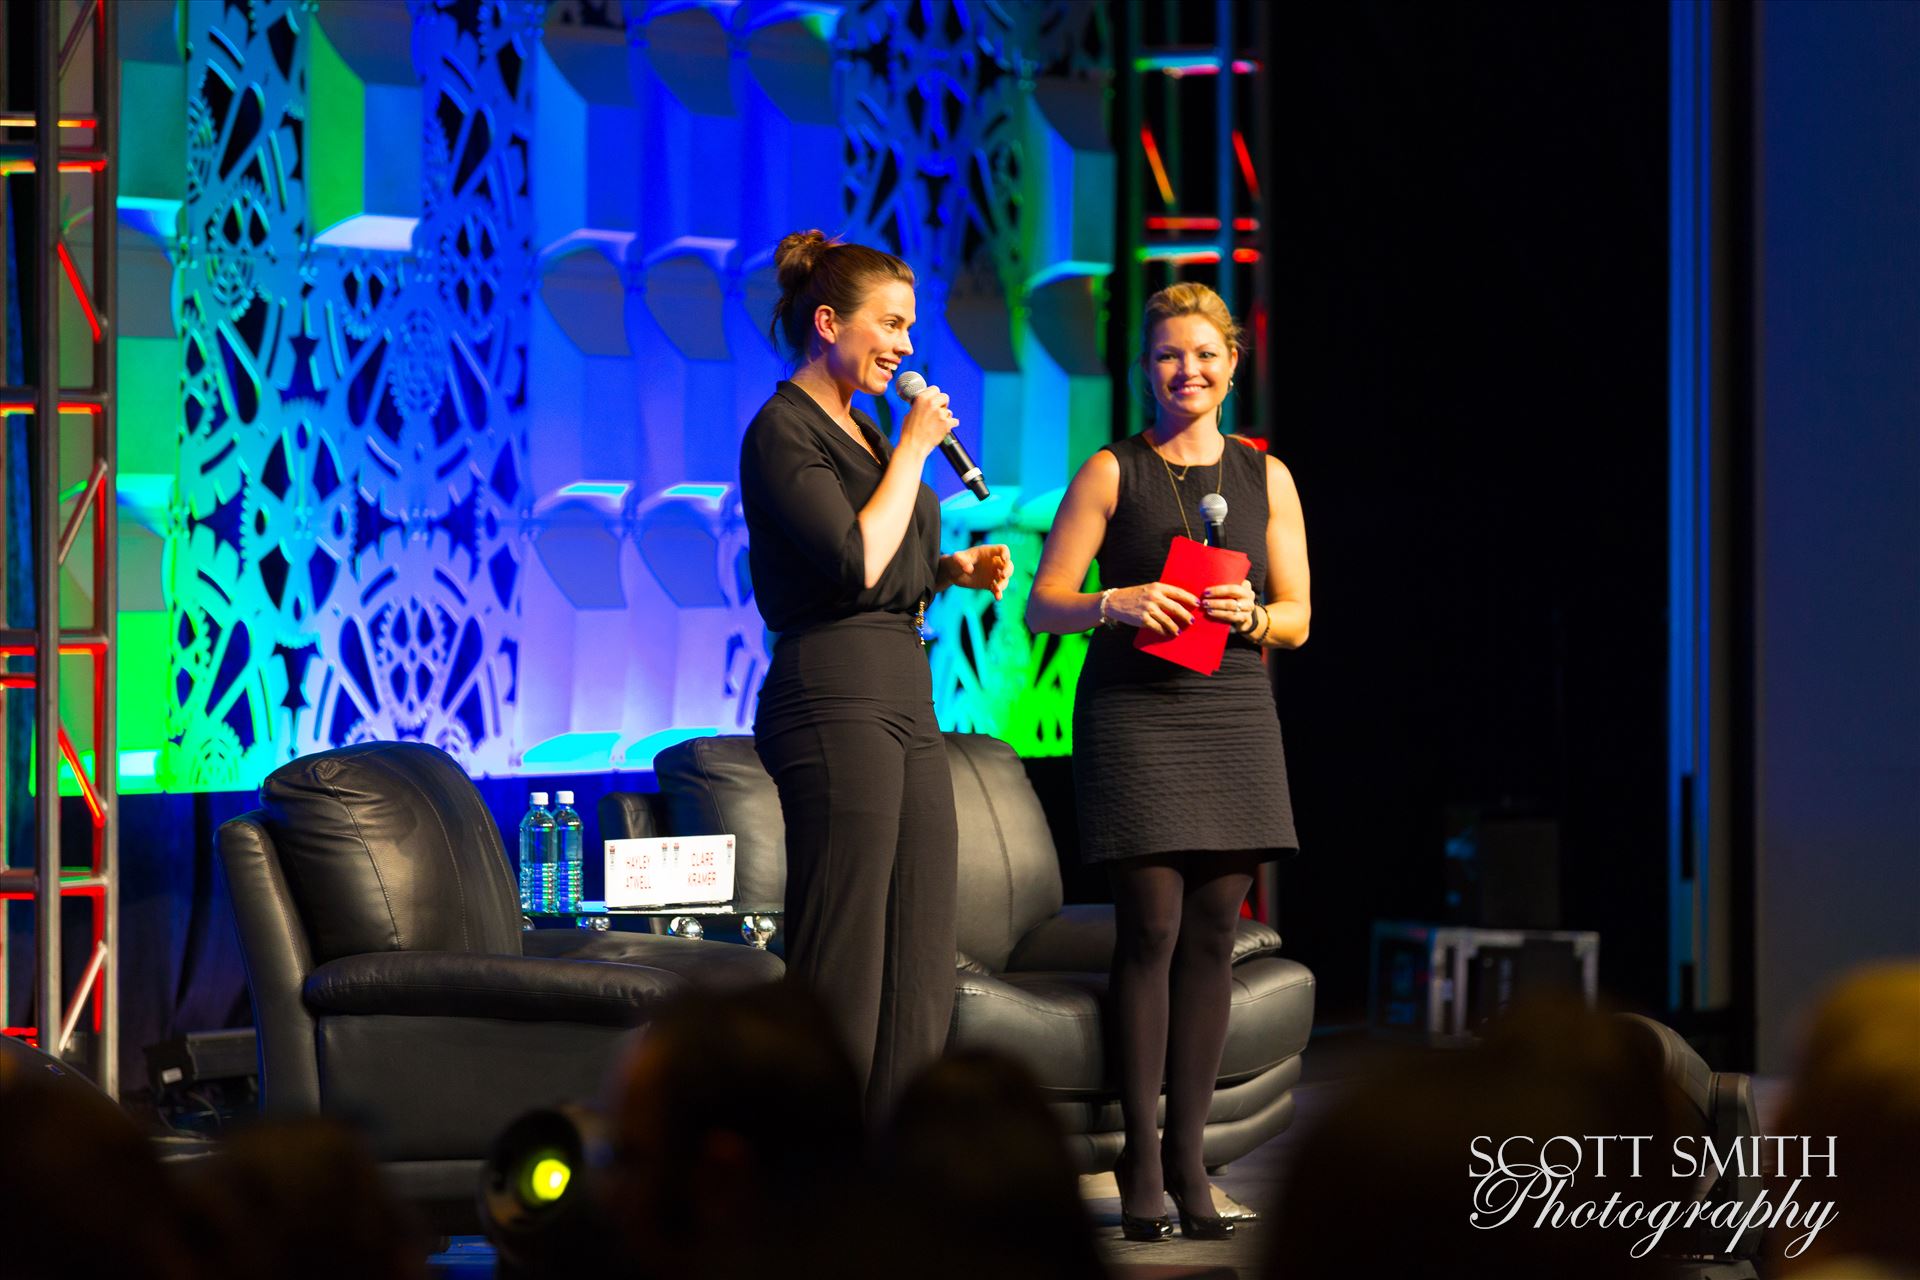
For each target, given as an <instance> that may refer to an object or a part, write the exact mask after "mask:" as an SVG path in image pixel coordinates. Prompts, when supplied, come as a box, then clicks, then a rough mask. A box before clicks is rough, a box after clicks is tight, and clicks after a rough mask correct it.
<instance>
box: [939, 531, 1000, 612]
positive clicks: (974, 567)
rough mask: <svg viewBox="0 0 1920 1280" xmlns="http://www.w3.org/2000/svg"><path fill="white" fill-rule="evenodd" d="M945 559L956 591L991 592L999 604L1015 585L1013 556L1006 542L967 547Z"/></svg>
mask: <svg viewBox="0 0 1920 1280" xmlns="http://www.w3.org/2000/svg"><path fill="white" fill-rule="evenodd" d="M944 558H945V559H946V560H947V561H948V564H947V565H946V566H944V567H945V568H946V569H947V573H948V576H950V577H951V579H952V581H953V585H954V586H956V587H972V588H973V589H974V590H975V591H991V592H993V598H994V599H995V600H998V599H999V598H1000V597H1001V596H1002V595H1004V594H1005V593H1006V589H1007V584H1008V583H1009V582H1011V581H1013V552H1012V551H1011V550H1009V549H1008V548H1007V544H1006V543H1004V542H990V543H986V544H984V545H982V546H978V547H967V548H965V549H964V550H961V551H956V552H954V553H953V554H952V555H950V556H946V557H944Z"/></svg>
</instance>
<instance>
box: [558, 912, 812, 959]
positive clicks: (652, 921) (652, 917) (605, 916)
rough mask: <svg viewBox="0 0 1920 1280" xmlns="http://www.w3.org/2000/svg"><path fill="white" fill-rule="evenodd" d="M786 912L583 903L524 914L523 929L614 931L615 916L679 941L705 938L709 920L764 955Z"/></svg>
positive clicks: (778, 930)
mask: <svg viewBox="0 0 1920 1280" xmlns="http://www.w3.org/2000/svg"><path fill="white" fill-rule="evenodd" d="M783 914H784V912H783V909H781V908H778V907H774V908H768V907H743V906H740V905H739V904H737V903H732V902H713V903H686V904H683V905H680V906H655V907H608V906H607V904H606V903H605V902H597V901H591V900H589V901H583V902H581V904H580V909H579V910H577V911H554V912H548V911H523V912H521V914H520V922H521V924H520V927H521V928H522V929H594V930H601V931H604V930H607V929H611V928H613V918H614V917H615V916H630V917H638V918H640V919H643V920H645V921H647V923H648V926H649V928H650V929H651V930H652V931H653V932H655V933H669V934H672V935H673V936H674V937H676V938H704V937H706V936H707V925H706V921H708V920H722V921H726V922H729V923H731V924H735V925H736V926H737V927H738V928H739V930H740V937H741V940H742V941H744V942H746V943H747V944H748V945H749V946H753V947H757V948H759V949H760V950H762V951H765V950H766V949H767V944H768V943H769V942H772V941H773V939H774V936H775V935H776V934H778V933H779V932H780V917H781V916H782V915H783Z"/></svg>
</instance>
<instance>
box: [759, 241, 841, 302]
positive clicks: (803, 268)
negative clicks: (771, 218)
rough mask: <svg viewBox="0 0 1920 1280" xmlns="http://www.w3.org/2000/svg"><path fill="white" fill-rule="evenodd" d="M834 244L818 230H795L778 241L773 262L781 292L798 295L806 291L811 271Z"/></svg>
mask: <svg viewBox="0 0 1920 1280" xmlns="http://www.w3.org/2000/svg"><path fill="white" fill-rule="evenodd" d="M833 244H834V242H833V241H831V240H829V239H827V233H826V232H824V231H822V230H820V229H819V228H818V227H815V228H813V229H812V230H810V231H795V232H793V233H791V234H789V235H787V236H785V237H784V238H782V239H781V241H780V245H779V247H778V248H776V249H775V250H774V251H773V263H774V268H775V271H776V273H777V274H778V276H779V280H780V291H781V292H782V293H789V294H791V293H797V292H799V291H800V290H802V289H804V288H806V285H807V280H808V278H809V277H811V276H812V275H813V269H814V268H815V267H816V266H818V265H819V263H820V259H821V257H822V255H824V254H825V253H826V251H827V250H828V249H830V248H832V247H833Z"/></svg>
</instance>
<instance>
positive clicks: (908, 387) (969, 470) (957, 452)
mask: <svg viewBox="0 0 1920 1280" xmlns="http://www.w3.org/2000/svg"><path fill="white" fill-rule="evenodd" d="M893 386H894V390H896V391H898V392H899V393H900V398H901V399H902V400H906V401H909V402H910V401H912V399H913V398H914V397H915V396H917V395H919V394H920V393H921V392H922V391H925V390H926V389H927V380H926V379H925V378H923V377H921V376H920V375H919V374H917V373H915V372H914V371H913V370H911V369H909V370H907V371H906V372H905V373H903V374H901V375H900V376H899V377H898V378H895V379H894V381H893ZM940 452H941V453H943V454H945V455H946V458H947V461H948V462H949V463H950V464H952V466H953V472H954V474H955V475H957V476H959V477H960V483H961V484H964V485H966V486H967V488H969V489H971V490H973V496H974V497H976V498H978V499H980V501H982V502H985V501H986V500H987V498H988V497H989V496H991V495H989V494H988V492H987V478H986V477H985V476H984V475H982V474H981V473H980V467H979V464H977V463H975V462H974V460H973V457H972V455H971V454H969V453H968V452H967V447H966V446H965V445H963V444H961V443H960V441H959V440H957V439H956V438H955V437H954V434H953V432H951V431H949V432H947V437H946V439H944V440H942V441H941V442H940Z"/></svg>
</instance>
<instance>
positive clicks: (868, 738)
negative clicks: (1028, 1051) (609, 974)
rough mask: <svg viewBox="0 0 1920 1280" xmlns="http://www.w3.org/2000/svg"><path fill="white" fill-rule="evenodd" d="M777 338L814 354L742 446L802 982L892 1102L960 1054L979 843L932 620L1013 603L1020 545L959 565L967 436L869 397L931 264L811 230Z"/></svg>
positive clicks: (978, 550)
mask: <svg viewBox="0 0 1920 1280" xmlns="http://www.w3.org/2000/svg"><path fill="white" fill-rule="evenodd" d="M775 262H776V266H777V268H778V271H779V280H780V300H779V302H778V303H777V304H776V305H775V307H774V312H773V331H774V336H775V341H776V342H781V343H784V345H785V346H786V347H787V348H788V349H789V350H790V351H792V352H793V354H794V357H795V362H796V363H795V368H794V372H793V377H792V379H791V380H790V381H787V382H782V383H780V384H779V385H778V386H777V387H776V388H775V390H774V393H773V395H772V397H771V398H769V399H768V401H767V402H766V404H764V405H762V406H761V408H760V411H759V413H757V414H755V415H754V419H753V421H752V423H750V424H749V425H748V427H747V433H746V437H745V439H743V440H742V441H741V445H740V496H741V502H742V505H743V506H744V508H745V512H746V520H747V534H748V538H749V546H748V559H749V564H750V567H751V569H752V573H753V586H754V599H755V601H756V602H757V603H758V605H759V608H760V614H761V616H762V617H763V618H765V619H766V624H767V628H768V630H770V631H772V632H774V633H776V638H775V644H774V650H773V663H772V666H771V668H770V669H769V670H768V672H767V680H766V684H765V685H764V686H762V688H761V690H760V705H759V710H758V714H757V716H756V717H755V721H754V744H755V746H756V748H757V749H758V751H759V754H760V759H761V761H762V763H764V764H765V765H766V767H767V772H768V773H769V774H771V775H772V776H773V780H774V783H775V784H776V785H777V786H778V788H779V791H780V809H781V812H782V814H783V815H784V816H785V818H786V828H787V894H786V956H787V970H788V972H789V973H790V974H791V975H792V976H793V977H794V978H795V979H796V980H798V981H801V982H804V983H806V984H807V985H808V986H810V987H811V988H812V989H813V990H814V991H815V992H816V993H817V994H818V995H819V997H820V998H821V999H822V1001H823V1002H824V1003H825V1004H826V1005H827V1007H828V1010H829V1012H831V1013H832V1015H833V1017H834V1019H835V1021H836V1022H837V1023H838V1025H839V1028H840V1033H841V1035H842V1037H843V1038H844V1040H845V1042H846V1045H847V1048H848V1049H849V1051H850V1052H851V1053H852V1055H853V1060H854V1063H855V1065H856V1066H857V1067H858V1068H859V1070H860V1073H861V1077H862V1079H863V1081H864V1082H865V1084H866V1088H867V1097H868V1100H869V1102H870V1103H871V1104H872V1105H873V1106H875V1107H879V1106H883V1105H884V1104H885V1103H886V1102H887V1101H888V1100H890V1099H891V1098H892V1097H893V1096H894V1095H895V1094H896V1093H898V1091H899V1089H900V1087H901V1086H902V1085H903V1084H904V1083H905V1082H906V1081H907V1080H908V1079H909V1078H910V1077H911V1076H912V1075H913V1074H914V1073H915V1072H917V1071H918V1070H919V1069H920V1068H921V1067H924V1066H925V1065H926V1064H927V1063H929V1062H931V1061H932V1060H933V1059H934V1058H935V1057H937V1056H938V1055H939V1053H940V1051H941V1049H942V1048H943V1047H944V1045H945V1042H946V1035H947V1022H948V1019H949V1017H950V1016H951V1013H952V1009H953V986H954V969H953V948H954V895H955V880H956V868H955V862H956V859H957V857H958V835H957V831H956V827H955V823H954V812H953V784H952V780H951V778H950V777H949V775H948V773H947V756H946V748H945V746H944V744H943V743H942V741H941V738H940V730H939V727H938V726H937V725H936V724H935V723H934V718H933V687H932V678H931V674H930V672H929V670H928V667H927V657H926V650H925V648H924V646H923V645H922V644H921V642H920V634H919V624H920V623H921V622H923V621H924V618H925V610H926V604H927V601H928V600H929V599H930V598H931V597H932V596H933V594H934V593H935V592H936V591H939V590H942V589H943V588H946V587H949V586H962V587H974V588H978V589H980V590H983V591H991V592H993V594H994V596H995V598H996V599H997V598H998V597H999V596H1000V594H1001V591H1002V590H1003V589H1004V588H1005V586H1006V584H1007V580H1008V578H1010V577H1011V576H1012V572H1013V562H1012V560H1011V558H1010V557H1009V555H1008V553H1007V548H1006V547H1004V546H998V545H994V546H979V547H970V548H968V549H966V550H964V551H960V552H956V553H955V554H953V555H947V556H943V555H941V554H940V548H939V537H940V504H939V503H938V502H937V501H936V500H935V498H934V495H933V490H931V489H929V488H928V487H927V486H926V485H924V484H922V483H921V482H920V472H921V468H922V467H923V466H924V465H925V463H926V460H927V457H928V455H929V454H931V453H932V452H933V451H934V449H935V448H936V447H937V446H938V444H939V442H940V440H941V439H942V438H943V437H944V436H945V435H946V434H947V432H949V431H951V430H952V429H953V425H954V417H953V415H952V414H951V413H950V412H948V410H947V397H946V396H945V395H943V394H941V393H940V392H939V390H938V389H937V388H933V387H929V388H927V390H925V391H924V392H922V393H921V394H920V395H919V396H917V397H915V399H914V401H913V407H912V408H911V409H910V410H909V411H908V412H907V415H906V418H905V421H904V422H903V423H902V425H901V428H900V440H899V443H898V444H897V445H890V444H889V443H888V442H887V438H886V436H884V435H882V434H881V432H880V429H879V428H878V427H876V426H875V425H874V423H873V420H872V419H871V418H869V417H867V415H866V414H864V413H862V412H861V411H860V410H858V409H855V408H854V407H853V396H854V393H855V392H866V393H867V394H869V395H876V396H877V395H884V394H885V393H886V389H887V384H888V382H890V381H891V380H892V378H893V375H894V372H895V371H896V370H897V369H898V368H899V365H900V362H901V360H903V359H905V358H906V357H907V356H908V355H910V354H912V352H913V343H912V342H911V341H909V339H908V337H907V333H908V330H910V329H911V328H912V327H913V321H914V298H913V272H912V270H911V269H910V268H909V267H908V266H907V264H906V263H904V262H902V261H900V259H898V258H896V257H894V256H893V255H891V254H887V253H881V252H879V251H878V250H875V249H869V248H866V247H865V246H863V245H855V244H833V243H829V242H828V240H827V238H826V237H825V236H823V235H822V234H821V233H820V232H818V231H806V232H795V233H794V234H793V235H790V236H788V237H787V238H786V239H784V240H782V241H781V242H780V247H779V249H778V250H777V252H776V254H775Z"/></svg>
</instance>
